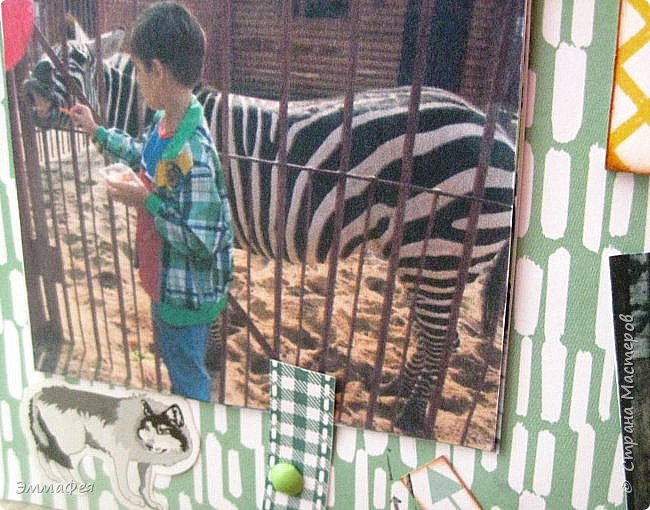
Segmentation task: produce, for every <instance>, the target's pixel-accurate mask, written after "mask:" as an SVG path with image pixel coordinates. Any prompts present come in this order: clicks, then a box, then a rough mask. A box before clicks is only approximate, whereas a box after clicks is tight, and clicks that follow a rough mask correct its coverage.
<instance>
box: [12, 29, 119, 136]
mask: <svg viewBox="0 0 650 510" xmlns="http://www.w3.org/2000/svg"><path fill="white" fill-rule="evenodd" d="M124 35H125V32H124V30H123V29H121V28H118V29H116V30H113V31H112V32H109V33H106V34H104V35H102V38H101V48H102V56H103V57H104V58H107V57H109V56H110V55H114V54H115V53H117V52H118V51H119V49H120V47H121V44H122V41H123V40H124ZM66 46H67V62H63V65H64V66H65V67H67V69H68V71H69V74H70V78H71V79H72V80H73V81H74V83H75V84H76V88H77V89H78V90H79V91H81V93H82V94H83V95H84V97H85V98H86V99H87V101H88V103H89V104H90V106H91V107H92V108H93V109H95V110H97V106H98V93H97V91H98V87H97V84H96V72H95V62H96V56H95V54H96V49H95V48H96V43H95V41H94V40H92V39H87V40H83V39H81V40H80V39H75V40H69V41H67V42H66ZM54 53H55V55H56V57H57V59H58V60H59V61H62V56H63V51H62V48H61V47H60V46H57V47H55V48H54ZM22 92H23V95H24V97H25V99H26V101H27V104H28V105H29V106H30V107H31V113H32V121H33V122H34V124H35V125H36V126H38V127H40V128H43V129H52V128H61V127H66V126H67V124H68V122H69V119H68V116H67V115H66V114H65V113H63V112H62V111H61V109H62V108H69V107H70V106H71V105H70V104H69V97H70V96H71V95H74V94H73V93H74V91H70V90H68V88H67V86H66V78H65V76H64V75H63V74H62V73H61V72H60V71H59V70H58V69H57V66H55V64H54V63H53V62H52V59H50V58H49V57H48V56H47V55H44V56H43V57H41V59H40V60H39V61H38V62H37V63H36V65H35V66H34V68H33V69H32V71H31V73H30V77H29V78H28V79H27V80H25V82H24V83H23V85H22ZM77 100H78V99H77ZM74 101H75V99H73V102H74Z"/></svg>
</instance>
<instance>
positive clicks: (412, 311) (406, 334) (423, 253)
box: [391, 191, 439, 431]
mask: <svg viewBox="0 0 650 510" xmlns="http://www.w3.org/2000/svg"><path fill="white" fill-rule="evenodd" d="M438 198H439V195H438V193H437V192H436V191H433V192H432V197H431V209H430V210H429V220H428V221H427V229H426V233H425V235H424V242H423V243H422V250H421V251H420V263H419V264H418V270H417V273H416V276H415V287H414V288H413V289H412V291H411V292H412V296H413V302H412V303H411V306H410V307H409V316H408V320H407V321H406V331H405V332H404V348H403V349H402V357H401V361H400V369H399V375H398V376H397V384H398V385H399V386H400V388H401V385H402V384H403V377H404V367H405V366H406V360H407V357H408V350H409V347H410V343H411V332H412V329H413V321H414V320H415V307H416V304H417V303H416V300H417V295H418V292H419V290H420V283H421V281H422V273H423V272H424V261H425V258H426V254H427V250H428V249H429V241H431V238H432V236H433V225H434V223H435V218H436V210H437V208H438ZM400 388H398V390H397V394H398V395H399V392H400ZM398 403H399V398H396V399H395V403H394V404H393V415H392V416H393V417H392V419H391V431H394V430H395V419H396V418H397V405H398Z"/></svg>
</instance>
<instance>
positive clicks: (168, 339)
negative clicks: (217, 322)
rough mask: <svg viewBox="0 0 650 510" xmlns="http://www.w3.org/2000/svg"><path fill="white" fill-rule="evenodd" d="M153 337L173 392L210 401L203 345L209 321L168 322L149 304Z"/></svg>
mask: <svg viewBox="0 0 650 510" xmlns="http://www.w3.org/2000/svg"><path fill="white" fill-rule="evenodd" d="M151 318H152V321H153V330H154V340H155V342H156V344H157V345H158V350H159V352H160V355H161V356H162V359H163V361H164V363H165V366H166V367H167V373H168V374H169V378H170V380H171V383H172V388H171V391H172V393H175V394H177V395H182V396H184V397H188V398H193V399H196V400H203V401H205V402H210V400H211V396H210V394H211V389H212V381H211V379H210V375H209V374H208V371H207V370H206V368H205V349H206V345H207V342H208V336H209V334H210V324H199V325H196V326H183V327H178V326H172V325H171V324H167V323H166V322H164V321H162V320H161V319H160V313H159V310H158V305H157V304H156V303H152V304H151Z"/></svg>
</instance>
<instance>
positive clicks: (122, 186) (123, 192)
mask: <svg viewBox="0 0 650 510" xmlns="http://www.w3.org/2000/svg"><path fill="white" fill-rule="evenodd" d="M106 189H107V190H108V193H109V195H110V196H111V198H112V199H113V200H117V201H118V202H122V203H123V204H124V205H127V206H131V207H144V202H145V200H146V199H147V197H148V196H149V191H147V188H145V187H144V186H134V185H133V184H129V183H128V182H115V181H109V180H107V181H106Z"/></svg>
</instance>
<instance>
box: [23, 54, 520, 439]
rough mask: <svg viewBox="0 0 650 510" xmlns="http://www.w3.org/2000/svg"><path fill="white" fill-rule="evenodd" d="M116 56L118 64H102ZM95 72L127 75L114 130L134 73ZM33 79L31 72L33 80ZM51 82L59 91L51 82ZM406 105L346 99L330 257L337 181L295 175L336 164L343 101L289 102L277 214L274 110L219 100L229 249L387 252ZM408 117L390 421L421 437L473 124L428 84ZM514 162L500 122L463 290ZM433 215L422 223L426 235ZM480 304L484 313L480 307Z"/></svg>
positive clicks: (270, 253)
mask: <svg viewBox="0 0 650 510" xmlns="http://www.w3.org/2000/svg"><path fill="white" fill-rule="evenodd" d="M69 54H70V59H71V60H74V59H75V58H77V59H81V57H83V58H85V59H86V60H84V61H83V62H79V61H77V62H70V64H71V66H70V69H71V73H72V72H75V73H77V72H79V73H80V76H79V77H78V81H79V82H80V83H84V85H86V87H87V88H86V91H87V92H88V93H89V97H95V95H96V91H94V90H91V89H92V86H90V85H89V83H90V82H89V80H88V79H87V76H86V73H87V69H84V65H86V66H87V62H89V61H90V59H89V58H87V57H86V56H85V55H84V54H83V53H82V52H77V51H75V52H70V53H69ZM80 55H81V57H80ZM115 62H118V63H119V66H115V67H111V65H114V63H115ZM104 68H105V73H104V74H105V76H106V74H107V72H106V70H107V69H108V70H109V71H110V72H109V73H108V74H110V75H111V76H112V75H113V73H115V76H116V77H118V79H116V80H115V82H116V83H120V84H126V83H127V82H129V80H130V87H131V88H127V87H124V88H120V87H108V91H109V98H108V100H109V105H115V106H114V109H115V111H117V112H119V113H118V114H117V116H116V117H115V116H114V117H109V124H111V125H116V126H117V127H122V126H123V125H124V124H122V125H120V124H118V122H119V121H120V120H121V119H125V118H131V115H132V111H128V112H127V111H123V109H126V110H128V109H129V105H130V108H131V109H133V108H135V105H136V104H137V103H136V102H135V100H133V101H130V100H124V98H125V97H127V96H128V97H131V96H130V91H132V90H133V89H134V87H135V84H134V80H133V67H132V66H129V62H128V58H126V57H123V56H120V57H119V58H116V60H113V61H110V60H109V61H105V62H104ZM82 70H83V72H82ZM127 77H128V79H127ZM34 79H38V76H33V78H32V80H34ZM56 83H57V85H59V86H60V87H63V82H62V81H61V80H60V79H57V80H56ZM125 90H129V94H126V93H125V92H124V91H125ZM196 94H197V97H198V98H199V100H200V102H201V103H202V104H203V105H204V109H205V115H206V118H207V119H208V122H209V125H210V128H211V131H212V134H213V137H214V139H215V140H216V141H217V144H218V145H219V144H220V129H219V128H220V126H221V116H222V113H221V110H220V98H221V96H220V94H219V93H218V92H216V91H213V90H211V89H208V88H200V89H199V90H197V91H196ZM58 96H60V97H61V98H65V97H66V94H65V90H64V89H62V90H60V91H59V92H58ZM408 100H409V89H408V88H393V89H380V90H370V91H365V92H361V93H358V94H356V95H355V101H354V111H353V120H352V154H351V162H350V169H349V173H348V176H347V179H346V181H347V182H346V188H345V205H344V211H343V217H344V227H343V231H342V232H341V243H340V251H339V253H338V254H332V253H331V240H332V234H333V232H332V226H333V225H334V224H335V222H334V217H335V214H336V211H335V193H336V192H335V186H336V179H335V178H334V177H333V176H331V175H328V174H326V173H319V172H308V171H306V170H303V169H301V168H298V167H303V166H304V167H308V168H313V169H325V170H337V169H338V168H339V161H340V157H341V154H340V140H341V130H342V127H341V126H342V117H343V99H342V98H334V99H318V100H311V101H296V102H290V104H289V111H288V133H287V161H288V163H289V168H288V175H287V187H286V193H287V206H286V210H285V211H278V209H277V205H276V200H275V199H274V193H275V191H274V190H276V189H277V186H276V183H277V178H278V166H277V165H276V164H273V163H272V162H274V161H276V159H277V156H278V148H279V142H278V140H279V125H278V119H279V114H278V103H277V102H275V101H270V100H264V99H258V98H251V97H245V96H240V95H234V94H231V95H230V96H229V97H228V106H229V118H228V130H229V133H228V140H229V147H228V152H229V154H230V155H231V156H233V155H234V156H236V157H235V158H233V159H232V160H231V161H230V164H229V175H228V176H227V182H229V186H230V189H229V192H230V199H231V207H232V210H233V223H234V230H235V235H236V241H237V244H238V246H239V247H241V248H246V249H249V250H251V251H252V252H254V253H257V254H260V255H263V256H265V257H269V258H276V257H278V256H281V257H283V258H285V259H286V260H288V261H290V262H294V263H295V262H307V263H315V262H324V261H325V260H326V259H327V258H328V256H332V255H338V256H340V257H347V256H349V255H350V254H352V253H353V252H354V251H355V250H356V249H357V248H358V247H359V246H360V244H361V243H362V242H363V241H364V239H365V238H368V239H370V240H371V241H372V243H373V252H374V253H375V254H377V255H378V256H381V257H384V258H386V257H387V256H388V254H389V253H390V251H391V242H392V239H393V233H394V231H395V228H396V225H395V221H394V212H395V206H396V204H397V202H398V193H399V187H398V186H397V183H399V179H400V171H401V155H402V147H403V145H404V138H405V131H406V122H407V117H408ZM109 111H111V109H109ZM419 115H420V120H419V126H418V133H417V136H416V139H415V147H414V165H413V174H412V181H411V185H412V188H411V190H410V192H409V196H408V199H407V203H406V209H405V220H404V221H405V224H404V238H403V245H402V246H401V248H400V252H399V276H400V280H401V282H402V284H403V285H404V286H406V288H407V290H410V291H411V293H412V295H413V300H414V301H413V302H414V321H415V326H416V333H417V346H416V349H415V353H414V354H413V355H412V356H411V358H410V359H409V360H408V362H407V365H406V367H405V375H404V377H403V378H402V379H401V380H400V381H399V383H402V384H400V385H399V386H400V388H401V390H400V388H398V390H397V391H399V392H400V394H401V395H403V396H405V397H406V399H407V400H406V402H405V404H404V406H403V409H402V413H401V415H400V417H399V418H398V420H397V422H396V424H397V426H398V427H399V428H400V429H402V430H403V431H405V432H407V433H417V432H418V431H421V430H422V429H423V427H424V421H425V416H426V409H427V406H428V403H429V401H430V398H431V394H432V391H434V390H435V389H436V388H441V387H442V382H443V381H442V380H440V377H439V371H440V368H441V367H440V366H439V365H440V361H441V359H442V355H443V353H444V352H445V351H446V350H448V349H453V348H454V345H447V342H446V341H445V336H446V333H447V329H448V326H449V317H450V306H451V304H452V298H453V295H454V292H455V289H456V286H457V283H458V268H459V264H460V262H461V255H462V253H463V241H464V238H465V231H466V228H467V223H468V217H469V212H470V207H471V200H470V199H469V198H468V197H470V196H471V194H472V189H473V183H474V176H475V174H476V166H477V164H478V163H477V161H478V157H479V151H480V147H481V140H482V136H483V132H484V126H485V115H484V114H483V113H482V112H481V111H479V110H478V109H476V108H474V107H473V106H471V105H470V104H468V103H467V102H465V101H464V100H462V99H461V98H459V97H458V96H456V95H454V94H452V93H449V92H447V91H443V90H439V89H434V88H425V89H423V90H422V99H421V103H420V109H419ZM50 127H54V126H50ZM221 149H222V150H223V148H221ZM242 157H244V158H243V159H242ZM514 166H515V152H514V145H513V143H512V141H511V140H510V139H509V137H508V135H507V134H506V133H505V131H503V130H502V129H501V128H498V129H497V132H496V135H495V139H494V142H493V144H492V149H491V155H490V162H489V168H488V172H487V180H486V185H485V196H484V198H485V202H484V203H483V206H482V210H481V213H480V216H479V220H478V226H477V235H476V242H475V247H474V249H473V251H472V258H471V264H470V270H469V281H470V282H471V281H473V280H475V279H476V278H477V277H478V276H479V275H481V274H484V273H486V272H489V271H490V270H492V269H493V268H494V267H495V262H496V261H497V259H498V258H499V257H500V256H502V254H503V253H506V254H507V253H508V250H509V238H510V233H511V222H512V204H513V195H514V193H513V188H514ZM432 190H436V193H433V192H432ZM434 203H435V213H434V214H432V213H431V211H432V209H433V206H434ZM309 204H310V205H311V207H310V208H309V210H307V206H308V205H309ZM278 214H285V217H286V229H285V232H284V233H283V234H284V236H285V239H286V243H285V245H284V246H285V251H284V253H281V254H279V253H276V240H275V237H274V236H275V232H274V229H273V228H272V226H273V225H275V220H276V217H277V215H278ZM431 218H433V225H432V229H431V228H428V227H429V223H430V221H431ZM366 225H368V227H367V228H366ZM270 227H271V228H270ZM427 231H431V232H432V235H431V236H430V237H429V238H427V236H426V235H425V233H426V232H427ZM506 258H507V257H506ZM499 273H500V274H498V275H496V276H497V278H496V280H495V281H496V283H494V284H493V285H492V286H491V288H490V289H489V292H491V293H492V295H497V296H499V295H500V296H501V299H499V300H500V301H502V300H503V295H504V292H505V277H506V274H507V264H505V265H504V264H501V265H499ZM499 300H497V301H499ZM484 301H486V303H485V305H486V307H487V308H488V309H489V308H490V306H489V305H490V304H492V303H491V302H488V301H489V300H487V299H486V300H484ZM489 311H490V312H492V313H500V312H502V311H499V310H496V311H495V310H493V309H490V310H489ZM436 385H437V386H436ZM390 389H391V388H390V387H389V388H387V390H390Z"/></svg>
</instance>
